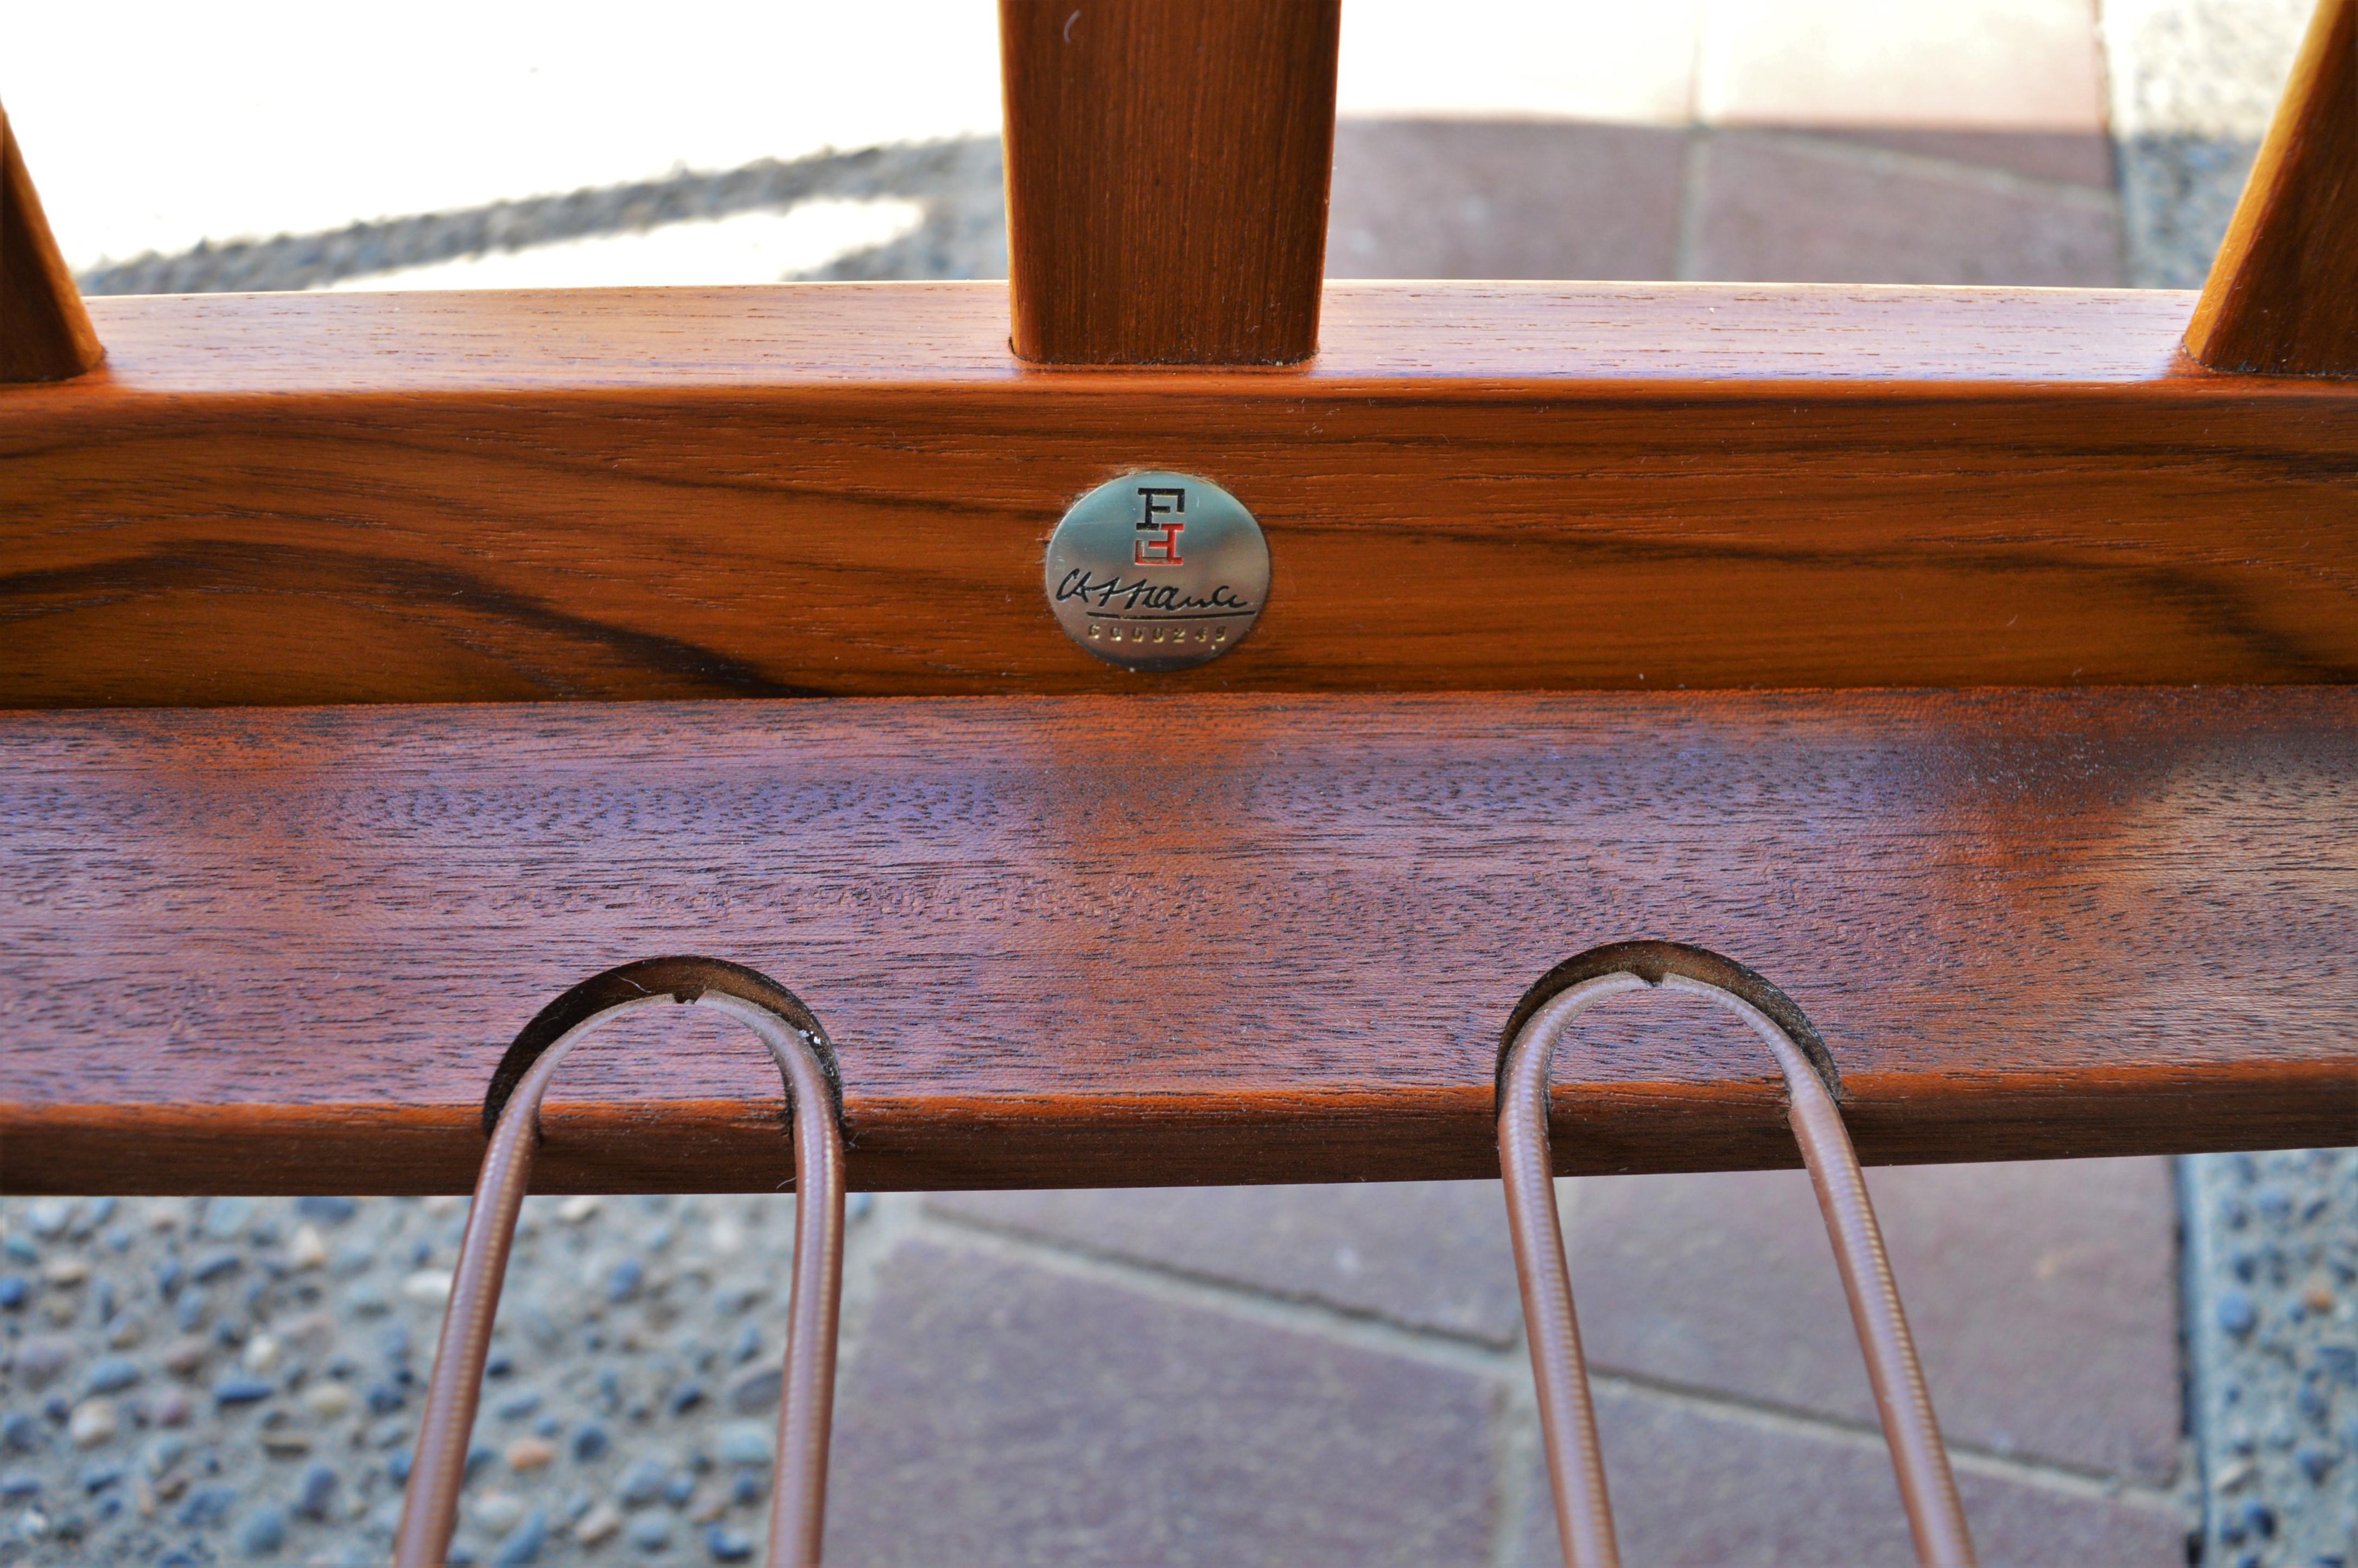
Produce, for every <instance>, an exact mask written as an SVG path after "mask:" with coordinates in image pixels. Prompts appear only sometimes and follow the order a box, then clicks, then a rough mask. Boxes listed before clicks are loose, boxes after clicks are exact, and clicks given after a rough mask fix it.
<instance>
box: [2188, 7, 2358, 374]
mask: <svg viewBox="0 0 2358 1568" xmlns="http://www.w3.org/2000/svg"><path fill="white" fill-rule="evenodd" d="M2186 351H2187V352H2188V353H2190V354H2192V355H2193V356H2194V357H2195V358H2196V359H2198V360H2200V361H2201V362H2203V363H2204V364H2206V365H2209V366H2210V367H2211V368H2212V369H2213V370H2236V371H2259V372H2263V373H2271V374H2278V375H2358V0H2319V5H2318V7H2317V16H2316V18H2315V19H2314V20H2313V21H2311V22H2310V23H2309V37H2308V39H2307V40H2306V41H2305V42H2304V43H2303V44H2302V45H2301V50H2300V58H2299V59H2298V60H2296V61H2295V62H2294V64H2293V69H2292V79H2291V80H2290V81H2288V82H2287V83H2286V85H2285V95H2284V101H2283V102H2282V103H2279V104H2278V105H2277V117H2276V120H2275V122H2274V123H2273V124H2271V125H2270V126H2269V127H2268V135H2267V140H2266V142H2264V143H2262V144H2261V146H2260V156H2259V161H2258V162H2256V163H2255V164H2254V165H2253V167H2252V178H2251V181H2250V183H2248V184H2247V185H2245V186H2244V199H2243V200H2242V201H2241V202H2240V203H2239V204H2238V205H2237V206H2236V208H2235V216H2234V222H2231V223H2229V224H2228V226H2227V238H2226V241H2225V243H2223V244H2222V245H2221V246H2220V247H2219V257H2218V260H2217V261H2216V262H2214V263H2213V264H2212V268H2211V279H2210V282H2209V283H2207V284H2206V285H2204V287H2203V289H2202V298H2201V302H2200V303H2199V304H2197V305H2196V306H2195V308H2194V319H2193V320H2192V322H2191V323H2190V324H2189V325H2188V327H2187V329H2186Z"/></svg>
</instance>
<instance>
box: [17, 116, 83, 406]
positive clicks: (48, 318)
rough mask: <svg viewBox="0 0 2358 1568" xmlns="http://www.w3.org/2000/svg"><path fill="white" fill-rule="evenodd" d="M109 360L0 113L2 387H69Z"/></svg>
mask: <svg viewBox="0 0 2358 1568" xmlns="http://www.w3.org/2000/svg"><path fill="white" fill-rule="evenodd" d="M104 353H105V351H104V350H103V349H102V348H101V347H100V346H99V341H98V333H97V332H96V331H95V330H92V327H91V324H90V313H89V312H88V311H86V310H84V309H83V308H82V304H81V291H80V290H78V289H77V288H75V287H74V280H73V274H72V273H70V272H69V271H67V270H66V264H65V258H64V257H63V256H61V255H59V254H58V243H57V241H56V239H55V238H53V237H52V236H51V235H50V233H49V219H48V218H47V217H45V216H43V215H42V212H41V199H40V197H39V196H38V194H36V193H35V191H34V189H33V177H32V175H31V174H30V172H28V171H27V169H26V168H25V157H24V154H23V153H21V152H19V151H18V150H17V147H16V132H15V131H14V130H13V129H12V128H11V127H10V126H9V124H8V112H7V110H5V109H0V383H6V382H27V381H64V380H67V379H68V378H70V377H72V376H77V375H80V374H81V373H83V372H84V371H86V370H89V369H90V368H91V367H92V366H93V365H95V364H97V363H98V362H99V361H100V360H101V359H102V358H103V357H104Z"/></svg>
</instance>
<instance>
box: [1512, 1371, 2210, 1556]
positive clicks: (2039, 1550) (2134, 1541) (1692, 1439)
mask: <svg viewBox="0 0 2358 1568" xmlns="http://www.w3.org/2000/svg"><path fill="white" fill-rule="evenodd" d="M1596 1416H1597V1425H1598V1427H1599V1430H1600V1436H1601V1437H1602V1439H1603V1442H1604V1446H1605V1460H1606V1474H1607V1476H1608V1484H1609V1486H1610V1487H1611V1489H1612V1497H1613V1512H1614V1522H1615V1525H1616V1526H1617V1529H1618V1530H1619V1533H1620V1537H1621V1548H1622V1552H1623V1555H1624V1556H1625V1557H1626V1558H1627V1559H1628V1561H1629V1562H1631V1563H1647V1564H1650V1565H1653V1568H1684V1565H1692V1568H1835V1565H1837V1564H1839V1565H1841V1568H1870V1565H1873V1564H1886V1563H1887V1564H1891V1565H1893V1568H1898V1565H1900V1564H1905V1563H1913V1562H1915V1561H1916V1555H1915V1552H1914V1551H1913V1549H1912V1548H1911V1546H1910V1544H1909V1536H1908V1524H1907V1516H1906V1515H1905V1514H1904V1513H1903V1512H1902V1511H1901V1510H1900V1507H1899V1488H1898V1486H1897V1484H1895V1483H1894V1481H1893V1480H1892V1477H1891V1462H1890V1460H1889V1458H1888V1456H1887V1455H1886V1454H1885V1453H1884V1450H1883V1445H1882V1443H1881V1441H1880V1440H1879V1439H1878V1438H1877V1437H1876V1436H1874V1435H1873V1434H1870V1433H1825V1432H1821V1431H1813V1430H1806V1429H1801V1430H1794V1429H1787V1428H1783V1427H1780V1426H1779V1425H1777V1424H1776V1423H1775V1422H1769V1421H1764V1420H1762V1419H1760V1418H1759V1417H1758V1416H1756V1415H1754V1414H1752V1413H1750V1412H1746V1411H1725V1410H1714V1409H1712V1408H1710V1407H1707V1406H1703V1405H1697V1404H1692V1403H1688V1402H1685V1401H1682V1400H1673V1399H1665V1398H1663V1397H1660V1396H1659V1395H1656V1394H1653V1393H1650V1392H1648V1391H1645V1390H1634V1389H1627V1388H1624V1389H1606V1390H1600V1391H1599V1395H1598V1400H1597V1411H1596ZM1957 1484H1958V1490H1959V1492H1960V1493H1961V1494H1962V1496H1963V1499H1964V1505H1965V1514H1966V1519H1967V1520H1968V1523H1969V1525H1970V1527H1971V1529H1972V1530H1973V1533H1974V1545H1975V1547H1976V1548H1977V1549H1978V1551H1979V1552H1980V1557H1981V1561H1982V1563H1984V1565H1985V1568H2098V1565H2101V1568H2182V1565H2183V1564H2184V1563H2185V1562H2186V1534H2185V1528H2184V1525H2183V1523H2182V1522H2181V1520H2180V1516H2179V1515H2178V1513H2177V1511H2176V1510H2175V1509H2173V1508H2172V1507H2170V1506H2169V1505H2168V1504H2167V1503H2163V1502H2158V1501H2157V1500H2155V1499H2152V1498H2143V1497H2119V1498H2114V1497H2106V1496H2104V1495H2103V1494H2102V1493H2101V1492H2098V1491H2096V1490H2094V1489H2093V1488H2085V1487H2081V1488H2071V1489H2064V1488H2061V1487H2052V1486H2046V1485H2041V1484H2039V1482H2037V1481H2035V1480H2032V1479H2028V1478H2025V1477H2021V1476H2011V1475H2005V1474H1997V1473H1992V1472H1989V1471H1974V1470H1967V1471H1964V1472H1963V1473H1961V1474H1960V1475H1959V1476H1958V1478H1957ZM1517 1561H1519V1562H1520V1563H1523V1564H1525V1565H1526V1568H1552V1565H1553V1564H1556V1563H1561V1562H1562V1561H1563V1558H1562V1555H1561V1549H1560V1548H1559V1547H1558V1546H1557V1544H1556V1533H1555V1515H1554V1509H1553V1507H1552V1504H1551V1503H1550V1502H1549V1500H1548V1498H1547V1496H1546V1490H1545V1487H1544V1486H1541V1487H1537V1488H1536V1489H1535V1491H1534V1494H1533V1499H1532V1503H1531V1510H1530V1513H1529V1515H1528V1518H1527V1522H1526V1531H1525V1534H1524V1537H1523V1540H1522V1542H1521V1546H1520V1556H1519V1557H1518V1559H1517Z"/></svg>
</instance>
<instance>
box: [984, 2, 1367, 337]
mask: <svg viewBox="0 0 2358 1568" xmlns="http://www.w3.org/2000/svg"><path fill="white" fill-rule="evenodd" d="M1340 17H1341V4H1340V0H1126V3H1124V4H1122V5H1089V6H1087V7H1084V6H1082V5H1078V4H1076V0H1000V49H1001V65H1002V69H1003V71H1004V76H1005V82H1006V92H1007V122H1006V144H1007V229H1008V248H1009V260H1010V268H1009V274H1010V281H1011V287H1012V292H1013V303H1014V334H1013V345H1014V349H1015V351H1016V353H1018V354H1019V355H1021V356H1022V357H1023V358H1024V359H1027V360H1033V361H1038V362H1047V363H1053V364H1202V365H1221V364H1288V363H1293V362H1298V361H1301V360H1305V359H1308V358H1309V357H1310V355H1311V354H1312V353H1313V352H1314V351H1316V349H1317V346H1318V294H1319V280H1320V276H1321V275H1322V273H1323V272H1324V270H1325V253H1326V197H1327V184H1328V177H1329V174H1330V172H1331V169H1332V165H1333V162H1334V150H1335V52H1336V40H1337V38H1338V37H1339V30H1340V25H1341V22H1340Z"/></svg>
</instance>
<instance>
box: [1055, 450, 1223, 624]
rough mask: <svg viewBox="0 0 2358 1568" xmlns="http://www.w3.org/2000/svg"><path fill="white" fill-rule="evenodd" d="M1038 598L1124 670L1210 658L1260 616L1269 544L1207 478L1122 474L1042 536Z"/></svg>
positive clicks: (1078, 504) (1086, 498) (1161, 474)
mask: <svg viewBox="0 0 2358 1568" xmlns="http://www.w3.org/2000/svg"><path fill="white" fill-rule="evenodd" d="M1047 586H1048V605H1049V608H1051V609H1052V610H1054V611H1055V612H1056V620H1057V622H1058V623H1060V624H1061V625H1062V626H1063V627H1064V628H1065V633H1067V634H1068V635H1070V636H1071V638H1072V639H1073V641H1074V642H1076V643H1079V644H1080V645H1081V646H1082V647H1084V648H1087V650H1088V651H1089V652H1090V653H1092V654H1096V655H1097V656H1098V657H1099V658H1101V659H1103V660H1105V661H1106V662H1107V663H1109V664H1116V665H1121V666H1122V667H1123V668H1124V669H1131V670H1184V669H1185V668H1187V667H1188V666H1189V665H1200V664H1203V663H1205V662H1206V661H1207V660H1211V659H1217V658H1218V657H1219V656H1220V655H1221V654H1225V653H1227V652H1228V650H1229V649H1230V648H1233V647H1235V646H1236V645H1237V644H1238V643H1241V642H1243V641H1244V637H1245V633H1248V632H1249V631H1251V630H1252V625H1253V622H1255V621H1258V620H1260V610H1261V605H1262V604H1263V603H1264V602H1265V601H1266V600H1268V598H1269V542H1268V541H1267V540H1266V539H1263V538H1262V537H1261V532H1260V524H1258V523H1256V522H1254V521H1253V514H1251V513H1249V512H1248V511H1246V510H1245V507H1244V503H1242V502H1240V501H1238V499H1237V498H1236V497H1235V496H1233V495H1230V494H1229V493H1228V492H1227V491H1225V490H1222V489H1221V488H1220V487H1219V486H1218V485H1217V484H1214V483H1213V482H1212V481H1210V480H1207V479H1197V478H1195V476H1194V475H1192V474H1184V473H1163V472H1159V471H1152V472H1145V473H1132V474H1124V475H1123V476H1122V477H1121V478H1120V479H1118V480H1114V481H1111V482H1109V483H1106V484H1101V485H1099V486H1098V487H1097V489H1095V490H1093V491H1091V492H1088V493H1087V495H1084V496H1083V497H1081V498H1080V499H1079V500H1078V501H1076V502H1075V503H1073V507H1072V510H1071V511H1069V512H1067V513H1065V520H1064V521H1063V522H1061V523H1059V524H1056V532H1055V534H1054V535H1050V537H1049V540H1048V569H1047Z"/></svg>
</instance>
